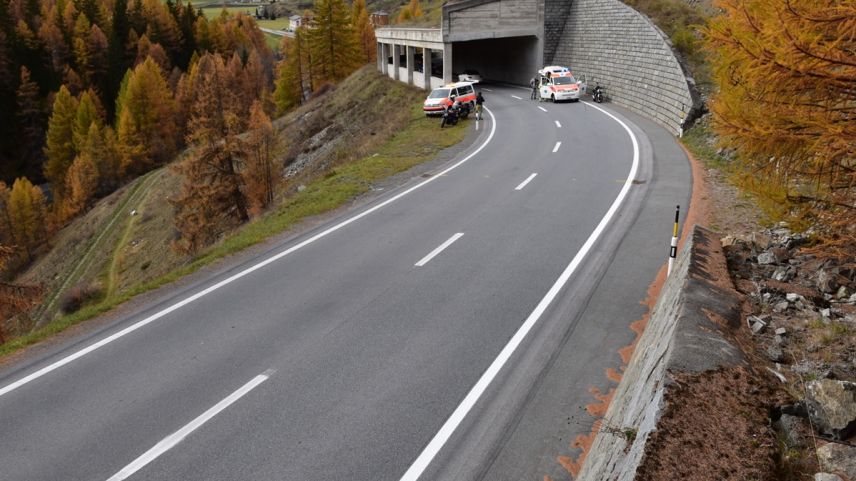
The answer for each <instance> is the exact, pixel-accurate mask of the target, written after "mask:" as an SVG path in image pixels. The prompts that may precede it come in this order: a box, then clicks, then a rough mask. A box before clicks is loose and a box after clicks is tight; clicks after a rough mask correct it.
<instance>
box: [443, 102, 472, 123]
mask: <svg viewBox="0 0 856 481" xmlns="http://www.w3.org/2000/svg"><path fill="white" fill-rule="evenodd" d="M468 115H470V109H469V106H468V105H466V104H465V105H461V104H453V105H452V106H451V107H449V108H447V109H446V111H445V112H443V118H442V119H441V120H440V128H441V129H442V128H443V127H445V126H446V125H457V124H458V120H459V119H465V118H467V116H468Z"/></svg>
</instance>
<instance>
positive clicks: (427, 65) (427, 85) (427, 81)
mask: <svg viewBox="0 0 856 481" xmlns="http://www.w3.org/2000/svg"><path fill="white" fill-rule="evenodd" d="M422 75H424V77H423V82H424V83H423V84H422V88H424V89H426V90H431V49H430V48H423V49H422Z"/></svg>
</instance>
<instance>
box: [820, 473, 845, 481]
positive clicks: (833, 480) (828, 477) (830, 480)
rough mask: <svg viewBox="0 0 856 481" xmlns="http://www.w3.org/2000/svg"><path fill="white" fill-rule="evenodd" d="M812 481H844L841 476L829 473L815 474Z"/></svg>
mask: <svg viewBox="0 0 856 481" xmlns="http://www.w3.org/2000/svg"><path fill="white" fill-rule="evenodd" d="M814 481H844V480H843V479H841V476H839V475H837V474H829V473H817V474H815V475H814Z"/></svg>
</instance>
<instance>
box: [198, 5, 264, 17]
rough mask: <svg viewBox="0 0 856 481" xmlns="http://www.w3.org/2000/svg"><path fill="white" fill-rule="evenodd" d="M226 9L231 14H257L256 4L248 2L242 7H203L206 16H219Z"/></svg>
mask: <svg viewBox="0 0 856 481" xmlns="http://www.w3.org/2000/svg"><path fill="white" fill-rule="evenodd" d="M223 10H226V11H227V12H229V15H234V14H236V13H245V14H247V15H250V16H252V15H255V14H256V6H255V5H250V4H248V5H247V6H242V7H217V6H212V7H205V8H203V9H202V13H204V14H205V18H208V19H211V18H217V17H219V16H220V13H221V12H223Z"/></svg>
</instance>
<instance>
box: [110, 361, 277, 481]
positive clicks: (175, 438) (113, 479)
mask: <svg viewBox="0 0 856 481" xmlns="http://www.w3.org/2000/svg"><path fill="white" fill-rule="evenodd" d="M274 372H275V371H274V370H273V369H268V370H267V371H265V372H263V373H261V374H259V375H258V376H256V377H254V378H253V379H251V380H250V382H248V383H246V384H244V385H243V386H241V387H240V388H239V389H238V390H237V391H235V392H233V393H232V394H230V395H228V396H227V397H226V398H225V399H223V400H222V401H220V402H218V403H217V404H215V405H214V406H213V407H212V408H210V409H209V410H207V411H205V412H204V413H202V414H200V415H199V416H198V417H197V418H196V419H194V420H193V421H190V422H189V423H187V424H186V425H185V426H184V427H183V428H181V429H179V430H178V431H176V432H174V433H172V434H170V435H169V436H167V437H165V438H163V440H162V441H161V442H159V443H157V444H155V445H154V447H153V448H151V449H149V450H148V451H146V452H145V453H143V454H142V456H140V457H139V458H137V459H135V460H134V461H132V462H131V464H129V465H127V466H125V467H124V468H122V469H121V470H120V471H119V472H118V473H116V474H114V475H113V476H110V478H109V479H108V480H107V481H120V480H122V479H125V478H127V477H128V476H131V475H132V474H134V473H136V472H137V471H139V470H140V469H142V468H144V467H145V466H146V465H147V464H149V463H150V462H152V461H154V460H155V459H157V458H158V456H160V455H161V454H163V453H165V452H167V451H169V450H170V449H172V448H174V447H175V446H176V445H177V444H178V443H180V442H181V441H183V440H184V438H186V437H187V436H188V435H190V433H192V432H193V431H196V430H197V429H199V428H200V427H201V426H202V425H203V424H205V423H206V422H208V421H210V420H211V418H213V417H214V416H216V415H218V414H220V412H221V411H223V410H224V409H226V408H227V407H229V406H231V405H232V404H233V403H234V402H235V401H237V400H238V399H241V398H242V397H244V396H245V395H246V394H247V393H248V392H250V391H252V390H253V389H255V388H256V387H258V386H259V384H261V383H263V382H265V381H267V380H268V379H269V378H270V376H271V375H272V374H273V373H274Z"/></svg>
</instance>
